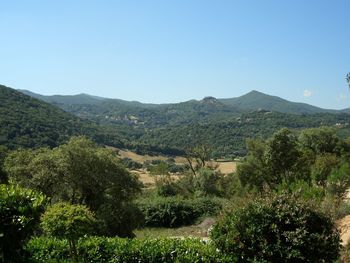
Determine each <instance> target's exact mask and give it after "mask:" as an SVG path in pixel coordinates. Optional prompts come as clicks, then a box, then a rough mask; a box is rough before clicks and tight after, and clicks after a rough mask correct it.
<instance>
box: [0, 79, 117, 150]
mask: <svg viewBox="0 0 350 263" xmlns="http://www.w3.org/2000/svg"><path fill="white" fill-rule="evenodd" d="M0 127H1V130H0V145H6V146H7V147H8V148H10V149H15V148H18V147H25V148H34V147H35V148H37V147H42V146H48V147H55V146H58V145H60V144H61V143H63V142H66V141H67V140H68V139H69V138H70V137H71V136H73V135H86V136H89V137H90V138H92V139H94V140H95V141H96V142H98V143H103V144H108V145H114V146H118V147H121V146H123V145H124V140H123V139H122V138H121V136H120V135H118V134H117V133H116V132H115V131H112V130H111V129H110V128H108V127H103V128H102V127H100V126H98V125H97V124H94V123H93V122H90V121H87V120H82V119H80V118H78V117H75V116H74V115H72V114H69V113H67V112H65V111H63V110H61V109H59V108H58V107H56V106H53V105H50V104H48V103H46V102H43V101H41V100H38V99H34V98H31V97H29V96H27V95H24V94H22V93H20V92H18V91H16V90H13V89H11V88H8V87H6V86H2V85H0Z"/></svg>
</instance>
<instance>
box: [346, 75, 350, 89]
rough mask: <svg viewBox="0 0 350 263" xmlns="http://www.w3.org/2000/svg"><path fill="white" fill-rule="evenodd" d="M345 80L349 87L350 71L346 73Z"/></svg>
mask: <svg viewBox="0 0 350 263" xmlns="http://www.w3.org/2000/svg"><path fill="white" fill-rule="evenodd" d="M346 81H347V82H348V85H349V88H350V73H348V74H347V75H346Z"/></svg>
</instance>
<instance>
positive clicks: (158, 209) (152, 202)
mask: <svg viewBox="0 0 350 263" xmlns="http://www.w3.org/2000/svg"><path fill="white" fill-rule="evenodd" d="M138 207H139V208H140V210H141V211H142V212H143V214H144V216H145V225H146V226H153V227H179V226H183V225H190V224H193V223H194V222H195V221H196V220H197V219H198V218H200V217H201V216H204V215H215V214H217V213H218V212H219V211H220V210H221V208H222V204H221V202H220V201H219V199H213V198H210V199H209V198H195V199H183V198H177V197H166V198H164V197H163V198H155V199H146V200H142V201H139V202H138Z"/></svg>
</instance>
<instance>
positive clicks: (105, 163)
mask: <svg viewBox="0 0 350 263" xmlns="http://www.w3.org/2000/svg"><path fill="white" fill-rule="evenodd" d="M5 168H6V171H7V173H8V175H9V178H10V179H11V180H13V181H14V182H17V183H18V184H20V185H22V186H25V187H29V188H32V189H36V190H38V191H41V192H43V193H44V194H46V195H47V196H49V197H51V198H52V201H53V202H57V201H68V202H70V203H72V204H83V205H86V206H88V207H89V209H91V211H93V212H94V213H95V214H96V217H97V219H98V220H100V221H101V222H100V224H99V226H100V229H99V232H100V233H101V234H105V235H120V236H130V235H132V230H133V229H134V228H135V227H136V226H137V225H138V223H139V221H140V217H141V215H140V212H139V211H138V210H137V208H136V207H135V206H134V205H133V204H132V199H133V198H134V196H135V195H136V194H137V193H138V192H139V191H140V186H141V185H140V182H139V181H138V179H137V178H136V177H135V176H134V175H132V174H130V173H129V172H128V171H127V170H126V169H125V168H124V167H123V166H122V165H121V164H120V162H119V160H118V159H117V158H116V156H115V154H114V152H113V151H111V150H108V149H105V148H101V147H98V146H97V145H95V144H94V143H93V142H92V141H90V140H88V139H86V138H85V137H73V138H71V140H70V141H69V142H68V143H67V144H63V145H61V146H60V147H57V148H54V149H52V150H50V149H45V148H44V149H38V150H17V151H14V152H12V153H10V154H9V155H8V157H7V158H6V161H5ZM130 219H132V220H130ZM138 219H139V220H138Z"/></svg>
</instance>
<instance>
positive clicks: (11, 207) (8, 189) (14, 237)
mask: <svg viewBox="0 0 350 263" xmlns="http://www.w3.org/2000/svg"><path fill="white" fill-rule="evenodd" d="M45 205H46V199H45V197H44V196H43V195H42V194H40V193H38V192H35V191H33V190H28V189H24V188H21V187H18V186H15V185H5V184H1V185H0V249H1V250H0V261H1V262H21V259H22V254H21V252H22V248H23V245H24V244H25V242H26V241H27V240H28V239H29V238H30V236H31V235H32V234H33V231H34V230H35V228H36V226H37V224H38V223H39V218H40V215H41V213H43V212H44V209H45ZM1 259H2V260H1Z"/></svg>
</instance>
